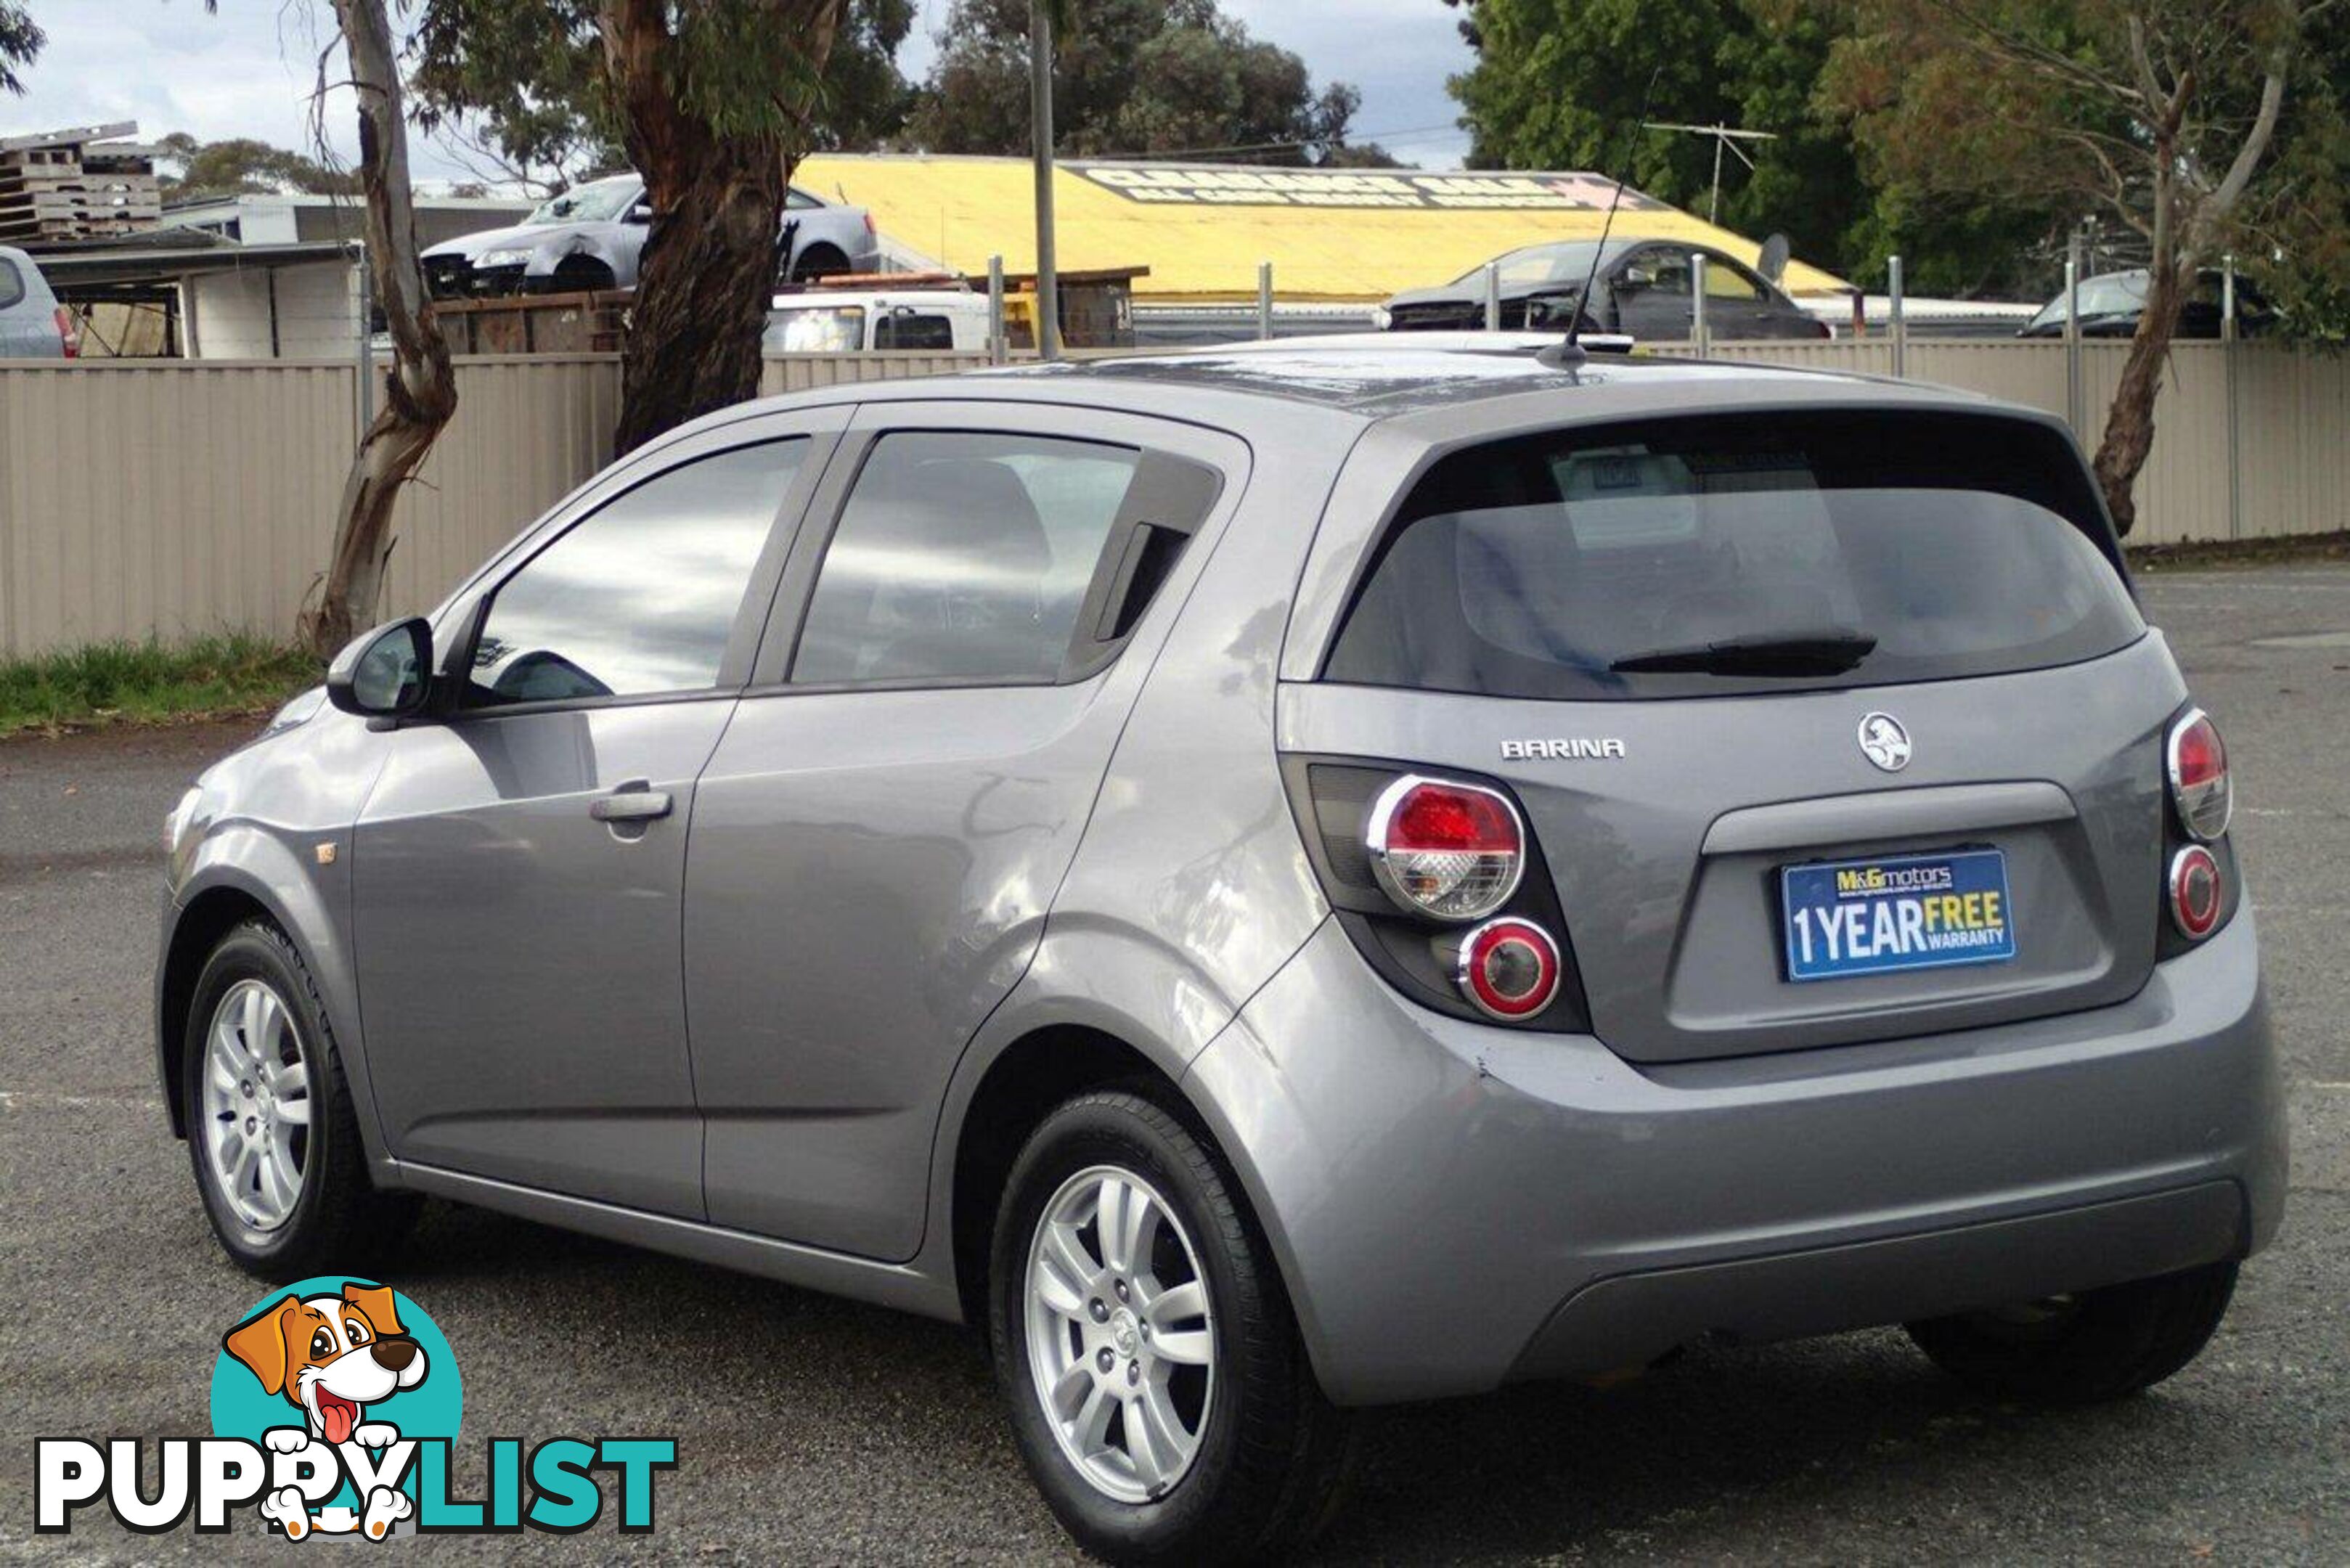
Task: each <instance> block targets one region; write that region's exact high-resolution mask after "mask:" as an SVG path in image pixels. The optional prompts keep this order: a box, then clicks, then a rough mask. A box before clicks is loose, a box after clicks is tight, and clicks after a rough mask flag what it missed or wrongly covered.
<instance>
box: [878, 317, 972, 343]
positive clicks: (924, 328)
mask: <svg viewBox="0 0 2350 1568" xmlns="http://www.w3.org/2000/svg"><path fill="white" fill-rule="evenodd" d="M873 347H875V348H953V347H954V326H953V324H952V323H951V322H950V321H948V320H947V318H946V317H943V316H918V315H916V314H914V313H913V312H912V311H906V312H904V313H903V314H899V313H896V312H892V313H890V314H889V315H886V316H884V317H881V319H880V320H879V321H877V322H875V323H874V324H873Z"/></svg>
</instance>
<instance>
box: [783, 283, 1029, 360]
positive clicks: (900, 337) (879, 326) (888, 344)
mask: <svg viewBox="0 0 2350 1568" xmlns="http://www.w3.org/2000/svg"><path fill="white" fill-rule="evenodd" d="M986 347H987V300H986V297H985V296H983V295H979V294H975V293H973V292H972V290H970V289H968V288H935V287H932V288H901V289H856V290H847V289H837V288H819V289H807V290H803V291H800V292H797V293H791V294H778V295H776V296H775V301H774V306H773V307H772V308H771V309H769V310H768V312H767V327H766V331H765V333H764V336H763V337H762V338H761V340H760V348H761V349H762V350H763V351H764V352H765V353H769V354H851V353H856V352H858V351H860V350H863V349H868V348H931V349H937V350H940V351H941V352H945V351H949V350H962V349H970V350H978V349H983V348H986Z"/></svg>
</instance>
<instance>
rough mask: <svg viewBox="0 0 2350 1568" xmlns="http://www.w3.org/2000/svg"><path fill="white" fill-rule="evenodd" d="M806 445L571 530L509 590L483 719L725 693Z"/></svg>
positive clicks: (676, 477)
mask: <svg viewBox="0 0 2350 1568" xmlns="http://www.w3.org/2000/svg"><path fill="white" fill-rule="evenodd" d="M806 452H807V441H806V440H805V439H804V438H798V439H794V440H791V441H766V442H764V443H762V444H760V445H757V446H747V447H741V448H737V449H736V450H734V451H733V452H721V453H719V454H717V455H715V456H712V457H705V458H702V459H701V460H699V461H697V462H689V463H686V464H684V465H683V466H681V467H678V468H672V469H670V470H669V471H667V472H663V473H660V474H658V475H656V476H654V477H653V478H651V479H650V480H648V481H646V482H645V483H642V484H640V485H639V486H637V487H636V488H635V489H634V490H631V491H629V492H628V493H626V494H624V495H621V496H619V497H618V498H617V499H615V500H613V501H611V502H610V503H608V504H606V505H605V506H603V507H602V508H600V509H599V510H598V511H597V512H595V513H593V514H589V515H588V516H587V518H586V519H584V520H583V521H581V522H579V523H577V524H574V525H573V526H572V527H571V528H570V530H569V531H567V533H565V534H564V535H562V536H560V537H559V538H557V539H556V541H555V542H554V543H553V544H551V545H547V546H546V548H545V549H543V550H541V551H540V552H539V553H538V554H537V555H536V556H532V557H531V558H530V560H529V561H528V562H527V563H526V564H525V566H523V567H522V569H521V570H520V571H518V572H516V573H515V575H514V576H510V577H508V578H507V579H506V580H505V582H504V584H502V585H500V587H499V588H498V590H497V597H495V598H494V599H493V600H492V601H491V604H490V612H489V618H488V619H487V620H486V621H484V623H483V627H482V635H481V638H480V639H479V641H478V642H476V643H475V645H474V648H473V670H472V671H471V676H470V680H469V683H468V691H469V701H472V702H473V703H475V704H479V705H498V704H504V703H513V702H548V701H576V700H578V699H581V698H589V697H641V696H649V695H651V694H653V693H656V692H670V691H704V690H707V689H709V688H710V687H712V686H714V685H716V684H717V680H718V667H719V664H720V662H721V661H722V660H723V658H724V657H725V652H726V639H727V637H728V635H729V634H730V633H731V632H732V631H733V627H734V617H735V612H736V611H737V610H739V609H740V608H741V607H742V603H743V592H744V590H745V589H746V588H747V587H749V586H750V581H751V570H752V568H753V566H755V565H756V564H757V562H758V559H759V552H760V550H761V549H762V548H764V545H766V542H767V535H768V534H769V532H770V531H771V530H772V529H773V528H774V526H775V514H776V513H777V511H778V510H780V509H781V507H782V505H783V501H784V493H785V491H786V490H788V489H789V488H790V486H791V482H792V475H793V474H794V472H796V471H797V469H798V467H799V465H800V462H801V460H802V459H803V458H804V457H805V456H806Z"/></svg>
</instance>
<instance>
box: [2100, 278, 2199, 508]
mask: <svg viewBox="0 0 2350 1568" xmlns="http://www.w3.org/2000/svg"><path fill="white" fill-rule="evenodd" d="M2150 273H2151V275H2150V276H2149V277H2148V279H2147V291H2146V308H2145V310H2144V311H2142V312H2141V313H2140V314H2139V316H2138V318H2137V332H2136V333H2134V334H2133V335H2132V336H2131V337H2130V350H2129V358H2128V359H2127V360H2126V361H2124V363H2123V365H2122V379H2121V385H2120V386H2118V387H2116V389H2114V401H2113V407H2112V408H2111V409H2110V410H2107V411H2106V430H2105V434H2104V435H2103V436H2102V437H2100V438H2099V440H2098V441H2097V457H2096V465H2095V466H2096V471H2097V487H2098V489H2100V490H2102V491H2104V492H2105V496H2106V510H2107V511H2109V512H2111V513H2112V514H2114V528H2115V531H2116V532H2117V533H2119V534H2120V535H2122V536H2123V537H2124V538H2127V537H2128V536H2129V533H2130V530H2131V529H2132V528H2134V527H2136V526H2137V493H2136V492H2137V476H2138V471H2139V470H2140V469H2142V468H2144V467H2145V466H2146V460H2147V454H2148V453H2149V452H2153V451H2154V404H2155V399H2156V397H2157V396H2158V394H2159V393H2160V392H2161V390H2162V371H2163V366H2164V364H2165V363H2166V362H2167V361H2168V358H2169V357H2170V340H2171V337H2172V336H2173V335H2174V334H2175V333H2176V332H2177V331H2178V312H2179V307H2180V306H2182V305H2183V304H2184V303H2185V302H2186V297H2187V293H2186V286H2185V282H2184V279H2183V278H2182V276H2181V272H2180V265H2179V258H2178V257H2177V256H2176V255H2172V254H2165V252H2164V251H2162V250H2158V251H2157V252H2156V253H2155V265H2154V266H2153V267H2152V268H2151V269H2150Z"/></svg>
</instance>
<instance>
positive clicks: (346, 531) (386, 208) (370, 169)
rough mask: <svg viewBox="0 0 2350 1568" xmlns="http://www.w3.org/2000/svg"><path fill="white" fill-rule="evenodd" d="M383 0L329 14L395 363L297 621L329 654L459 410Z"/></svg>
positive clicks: (352, 624) (339, 0) (338, 4)
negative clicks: (321, 571) (338, 30)
mask: <svg viewBox="0 0 2350 1568" xmlns="http://www.w3.org/2000/svg"><path fill="white" fill-rule="evenodd" d="M384 3H385V0H335V18H336V20H337V21H338V23H339V24H340V25H341V26H342V31H343V42H344V46H345V47H346V49H347V50H348V53H349V56H350V65H351V85H352V86H353V87H354V88H357V89H358V93H359V180H360V184H361V186H362V188H363V189H364V191H365V192H366V195H367V254H368V263H369V267H370V268H371V269H372V270H373V272H374V274H375V280H376V294H377V296H378V298H379V300H380V302H381V304H382V306H383V316H384V325H385V326H386V327H387V328H388V329H389V330H390V335H391V357H392V358H391V374H390V376H389V377H388V378H387V379H386V381H385V386H384V398H383V408H382V410H381V411H380V412H379V413H378V414H377V415H376V417H375V422H374V423H372V424H371V425H369V427H368V431H367V435H366V437H365V438H364V439H363V440H362V441H360V443H359V452H357V453H356V454H355V455H354V456H353V457H352V459H351V471H350V474H349V476H348V478H347V479H345V480H344V482H343V500H342V510H341V513H340V514H339V516H338V519H337V521H336V524H335V545H334V553H333V555H332V556H330V557H329V558H328V565H327V575H326V576H325V578H324V580H323V582H322V584H321V587H320V590H319V595H318V603H317V607H316V608H315V609H312V610H309V611H307V612H306V613H305V614H304V615H303V617H302V619H301V623H300V626H299V628H297V629H298V631H299V634H300V637H301V639H302V641H303V643H304V645H305V646H306V647H307V648H308V649H310V651H311V652H313V653H315V654H317V656H318V657H319V658H321V659H327V658H331V657H332V656H333V655H334V653H335V651H336V650H337V649H339V648H341V647H342V645H343V644H344V643H346V642H348V641H349V640H350V639H351V638H352V636H353V635H354V634H356V633H358V632H360V631H363V630H365V629H366V628H368V627H369V625H370V624H372V623H373V621H374V619H375V615H376V604H377V601H378V599H379V598H380V597H381V595H382V591H383V574H384V566H385V563H386V562H387V561H389V560H390V557H391V546H392V542H393V541H392V532H391V522H392V507H393V504H394V503H395V502H396V501H397V500H398V499H399V495H400V486H401V485H403V484H405V483H408V481H409V480H410V479H411V477H413V476H414V474H415V472H416V471H417V469H418V467H420V466H421V464H422V463H423V462H424V459H425V457H426V455H427V454H428V453H430V452H432V442H433V441H434V440H435V439H436V438H437V437H438V436H439V435H440V434H441V431H442V427H443V426H445V425H447V424H448V422H449V418H450V416H451V415H452V414H453V413H455V412H456V411H457V382H456V377H455V375H454V373H453V372H452V370H451V369H450V365H449V345H448V344H447V343H446V342H445V341H443V340H442V337H441V328H440V326H439V324H438V323H437V322H435V321H434V320H433V318H432V302H431V301H430V300H429V299H428V298H427V297H426V296H425V292H424V272H423V268H422V266H421V264H420V263H419V262H418V261H417V255H416V252H417V246H416V207H415V200H414V192H412V191H411V189H410V187H409V179H408V130H407V123H406V119H405V117H404V115H403V113H402V109H401V105H400V67H399V60H398V57H396V55H395V54H394V52H393V48H392V41H391V24H390V18H389V17H388V16H386V14H385V11H384Z"/></svg>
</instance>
